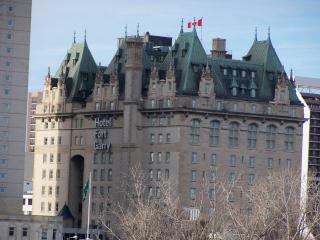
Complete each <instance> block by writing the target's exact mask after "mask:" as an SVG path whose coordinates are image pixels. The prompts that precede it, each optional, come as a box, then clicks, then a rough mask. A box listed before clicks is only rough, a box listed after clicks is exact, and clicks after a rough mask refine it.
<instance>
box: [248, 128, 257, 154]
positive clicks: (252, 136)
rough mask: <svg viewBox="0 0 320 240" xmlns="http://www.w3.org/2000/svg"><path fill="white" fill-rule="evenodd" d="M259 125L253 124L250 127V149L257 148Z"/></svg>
mask: <svg viewBox="0 0 320 240" xmlns="http://www.w3.org/2000/svg"><path fill="white" fill-rule="evenodd" d="M257 129H258V127H257V125H256V124H254V123H252V124H249V126H248V148H256V146H257Z"/></svg>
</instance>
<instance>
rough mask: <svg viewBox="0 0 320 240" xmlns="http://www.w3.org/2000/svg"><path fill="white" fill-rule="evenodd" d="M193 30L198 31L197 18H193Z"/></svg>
mask: <svg viewBox="0 0 320 240" xmlns="http://www.w3.org/2000/svg"><path fill="white" fill-rule="evenodd" d="M193 29H196V18H195V17H193Z"/></svg>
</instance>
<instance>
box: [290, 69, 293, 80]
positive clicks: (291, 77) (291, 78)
mask: <svg viewBox="0 0 320 240" xmlns="http://www.w3.org/2000/svg"><path fill="white" fill-rule="evenodd" d="M290 80H291V81H292V80H293V76H292V68H291V69H290Z"/></svg>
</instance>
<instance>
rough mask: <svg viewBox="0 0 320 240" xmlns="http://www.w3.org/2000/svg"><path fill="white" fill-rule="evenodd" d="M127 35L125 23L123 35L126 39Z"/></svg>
mask: <svg viewBox="0 0 320 240" xmlns="http://www.w3.org/2000/svg"><path fill="white" fill-rule="evenodd" d="M127 36H128V26H127V24H126V25H125V27H124V37H125V39H127Z"/></svg>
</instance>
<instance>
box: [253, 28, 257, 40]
mask: <svg viewBox="0 0 320 240" xmlns="http://www.w3.org/2000/svg"><path fill="white" fill-rule="evenodd" d="M254 41H258V28H257V27H255V29H254Z"/></svg>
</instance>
